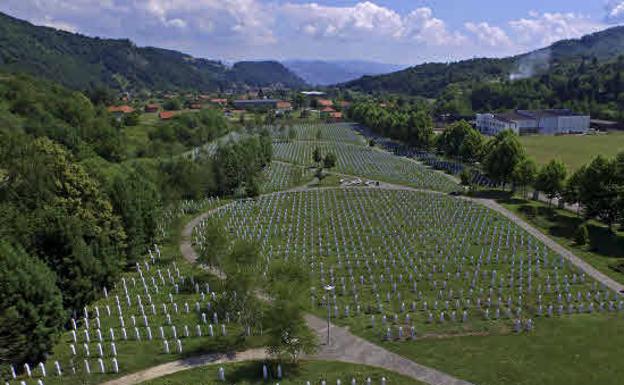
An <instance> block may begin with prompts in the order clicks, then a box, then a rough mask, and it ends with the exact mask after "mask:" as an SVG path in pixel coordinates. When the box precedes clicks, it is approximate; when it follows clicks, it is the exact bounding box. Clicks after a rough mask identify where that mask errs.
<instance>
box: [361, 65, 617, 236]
mask: <svg viewBox="0 0 624 385" xmlns="http://www.w3.org/2000/svg"><path fill="white" fill-rule="evenodd" d="M582 66H584V67H582V69H583V71H590V70H596V69H597V68H601V66H599V65H598V64H596V63H593V64H592V65H591V66H589V65H587V66H585V64H582ZM608 66H609V68H610V69H611V70H610V71H608V74H609V75H605V76H615V77H617V76H618V75H617V74H618V73H619V72H617V71H615V70H614V69H613V68H612V67H614V66H624V59H623V60H619V61H618V62H617V63H612V64H609V65H608ZM618 68H619V67H618ZM622 69H624V67H622ZM623 84H624V83H623ZM518 87H520V85H518ZM609 89H610V90H611V91H613V92H615V89H614V88H613V87H611V88H609ZM409 108H410V109H411V112H410V114H412V115H409V114H407V113H406V112H405V110H406V108H405V107H401V108H383V107H380V106H379V105H378V104H374V103H371V102H368V103H356V104H355V105H354V106H353V109H352V112H351V116H352V118H353V119H355V120H356V121H358V122H360V123H362V124H365V125H367V126H368V127H369V128H370V129H372V130H373V131H375V132H377V133H378V134H380V135H385V136H389V137H391V138H393V139H398V140H401V141H404V142H405V143H408V144H410V145H413V146H415V147H417V148H420V149H424V150H430V149H432V148H435V149H436V150H437V151H438V152H439V153H441V154H443V155H444V156H445V157H446V158H450V159H453V160H457V161H460V162H463V163H467V164H472V165H476V166H477V167H478V168H480V169H481V170H482V171H483V172H484V173H485V174H486V175H487V176H488V177H490V178H491V179H492V180H494V181H496V182H498V183H500V184H501V185H502V186H503V187H505V186H507V185H509V184H512V185H513V186H514V187H519V188H521V189H522V192H523V194H524V195H526V190H527V188H528V187H529V186H532V187H534V188H535V189H536V190H539V191H541V192H543V193H544V194H545V195H546V196H547V197H548V198H549V200H552V199H554V198H561V199H563V200H565V201H566V202H568V203H571V204H575V203H578V204H580V205H581V206H582V207H583V209H584V215H585V216H586V217H587V218H596V219H599V220H601V221H603V222H604V223H606V224H607V225H608V226H609V228H611V227H612V225H613V224H615V223H618V222H622V223H623V224H624V153H621V154H619V155H618V156H617V157H615V158H613V159H606V158H604V157H602V156H598V157H597V158H595V159H594V160H593V161H592V162H590V163H589V164H587V165H585V166H584V167H581V168H580V169H579V170H577V171H576V172H575V173H573V174H572V175H571V176H570V177H569V178H568V172H567V169H566V166H565V164H563V163H562V162H561V161H559V160H552V161H551V162H549V163H548V164H546V165H544V166H543V167H541V168H540V167H538V166H537V164H536V163H535V161H534V160H533V159H531V158H529V157H528V156H527V155H526V151H525V149H524V148H523V146H522V144H521V143H520V141H519V138H518V136H517V135H516V134H514V133H513V132H512V131H503V132H501V133H499V134H498V135H496V136H495V137H493V138H490V139H488V138H486V137H485V136H483V135H482V134H481V133H480V132H479V131H477V130H476V129H475V128H473V127H472V126H471V125H470V124H468V123H467V122H465V121H459V122H456V123H454V124H451V125H450V126H449V127H448V128H447V129H446V130H444V132H442V133H441V134H440V135H438V136H437V137H435V138H433V136H432V135H430V134H425V137H427V138H429V139H427V140H422V137H423V136H422V135H423V133H428V132H430V123H429V122H430V119H423V120H420V121H417V120H411V121H410V120H407V122H409V123H408V124H405V122H406V120H405V118H406V117H407V116H413V115H422V114H424V112H423V110H422V107H421V109H420V110H419V111H414V109H418V107H414V106H411V107H409ZM405 138H407V140H406V139H405ZM461 176H462V181H463V182H464V183H466V184H468V183H470V182H471V177H472V176H471V174H470V172H469V171H468V170H466V171H465V172H463V173H462V175H461Z"/></svg>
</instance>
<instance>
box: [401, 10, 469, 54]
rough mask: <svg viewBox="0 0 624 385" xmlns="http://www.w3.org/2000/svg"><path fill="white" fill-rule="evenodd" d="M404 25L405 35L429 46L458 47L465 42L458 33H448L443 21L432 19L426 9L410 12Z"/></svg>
mask: <svg viewBox="0 0 624 385" xmlns="http://www.w3.org/2000/svg"><path fill="white" fill-rule="evenodd" d="M404 25H405V31H404V34H405V35H407V36H409V37H411V38H413V39H416V40H418V41H421V42H424V43H426V44H430V45H458V44H461V43H463V42H465V40H466V37H465V36H464V35H462V34H460V33H459V32H449V31H448V29H447V28H446V24H445V23H444V21H442V20H441V19H438V18H436V17H434V16H433V11H432V10H431V8H427V7H422V8H417V9H415V10H413V11H412V12H410V13H409V14H408V15H407V16H406V17H405V19H404Z"/></svg>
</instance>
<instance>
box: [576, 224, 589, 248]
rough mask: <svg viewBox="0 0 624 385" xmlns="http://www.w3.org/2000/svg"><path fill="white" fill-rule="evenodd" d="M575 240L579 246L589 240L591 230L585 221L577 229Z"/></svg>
mask: <svg viewBox="0 0 624 385" xmlns="http://www.w3.org/2000/svg"><path fill="white" fill-rule="evenodd" d="M574 242H576V244H577V245H579V246H584V245H586V244H587V243H588V242H589V231H587V225H586V224H585V223H583V224H582V225H580V226H579V227H578V228H577V229H576V232H575V233H574Z"/></svg>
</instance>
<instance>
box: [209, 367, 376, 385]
mask: <svg viewBox="0 0 624 385" xmlns="http://www.w3.org/2000/svg"><path fill="white" fill-rule="evenodd" d="M275 376H276V378H277V379H278V380H281V379H282V378H283V376H284V373H283V371H282V366H281V365H279V364H278V365H277V370H276V373H275ZM262 378H263V380H265V381H267V380H269V370H268V367H267V365H266V364H263V365H262ZM217 379H218V380H219V381H221V382H225V381H226V376H225V368H224V367H223V366H220V367H219V369H217ZM349 383H350V384H351V385H357V380H356V379H355V378H351V381H350V382H349ZM387 383H388V381H387V380H386V377H381V380H380V385H386V384H387ZM311 384H312V382H311V381H306V385H311ZM320 384H321V385H327V381H326V380H321V381H320ZM364 384H365V385H372V384H373V380H372V379H371V378H370V377H367V378H366V380H365V381H364ZM336 385H342V380H340V379H337V380H336ZM345 385H346V383H345Z"/></svg>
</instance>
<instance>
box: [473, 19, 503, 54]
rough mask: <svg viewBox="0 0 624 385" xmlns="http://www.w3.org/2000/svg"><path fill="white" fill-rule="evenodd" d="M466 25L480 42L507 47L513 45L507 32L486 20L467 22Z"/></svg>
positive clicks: (491, 45)
mask: <svg viewBox="0 0 624 385" xmlns="http://www.w3.org/2000/svg"><path fill="white" fill-rule="evenodd" d="M464 27H466V29H467V30H468V31H469V32H471V33H472V34H474V35H475V36H476V38H477V41H478V42H479V43H482V44H484V45H486V46H489V47H499V48H506V47H510V46H512V45H513V43H512V41H511V39H510V38H509V36H507V33H506V32H505V31H504V30H503V29H502V28H500V27H496V26H492V25H490V24H488V23H486V22H481V23H471V22H468V23H465V24H464Z"/></svg>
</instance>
